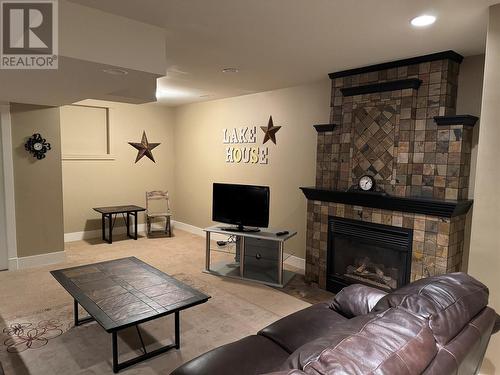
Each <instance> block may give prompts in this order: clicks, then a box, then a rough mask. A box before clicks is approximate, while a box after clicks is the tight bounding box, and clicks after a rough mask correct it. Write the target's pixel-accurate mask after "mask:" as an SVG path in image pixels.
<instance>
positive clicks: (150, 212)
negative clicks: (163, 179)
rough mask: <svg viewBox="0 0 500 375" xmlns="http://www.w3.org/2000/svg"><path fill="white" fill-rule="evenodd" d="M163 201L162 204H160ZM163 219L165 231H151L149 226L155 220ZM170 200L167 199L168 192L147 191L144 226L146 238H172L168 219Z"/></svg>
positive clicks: (169, 216) (170, 215)
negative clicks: (145, 227)
mask: <svg viewBox="0 0 500 375" xmlns="http://www.w3.org/2000/svg"><path fill="white" fill-rule="evenodd" d="M161 201H164V202H161ZM155 202H156V203H157V204H154V203H155ZM163 217H164V218H165V231H164V232H163V231H161V232H160V231H153V230H152V229H151V225H152V223H153V220H154V219H156V218H163ZM171 217H172V213H171V212H170V200H169V199H168V191H161V190H155V191H147V192H146V226H147V235H148V237H153V236H155V237H159V236H162V237H172V224H171V222H170V218H171Z"/></svg>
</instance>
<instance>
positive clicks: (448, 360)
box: [424, 307, 496, 375]
mask: <svg viewBox="0 0 500 375" xmlns="http://www.w3.org/2000/svg"><path fill="white" fill-rule="evenodd" d="M495 319H496V314H495V311H494V310H493V309H490V308H489V307H486V308H484V309H483V310H482V311H481V312H480V313H479V314H478V315H477V316H476V317H475V318H474V319H473V320H472V321H470V322H469V323H468V324H467V325H466V326H465V327H464V328H463V329H462V330H461V331H460V333H459V334H458V335H456V336H455V337H454V338H453V339H452V340H451V341H450V342H448V343H447V344H446V345H444V346H443V347H440V348H439V350H438V353H437V355H436V357H435V358H434V360H433V361H432V362H431V363H430V364H429V367H428V368H427V369H426V370H425V371H424V374H425V375H442V374H477V373H478V372H479V370H480V368H481V363H482V362H483V358H484V354H485V353H486V348H487V347H488V342H489V341H490V336H491V331H492V328H493V325H494V323H495Z"/></svg>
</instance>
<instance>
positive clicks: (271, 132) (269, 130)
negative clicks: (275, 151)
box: [260, 116, 281, 144]
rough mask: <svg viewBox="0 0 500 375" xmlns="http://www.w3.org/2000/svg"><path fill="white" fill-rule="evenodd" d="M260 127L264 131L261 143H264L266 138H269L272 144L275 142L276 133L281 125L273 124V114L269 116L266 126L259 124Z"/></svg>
mask: <svg viewBox="0 0 500 375" xmlns="http://www.w3.org/2000/svg"><path fill="white" fill-rule="evenodd" d="M260 128H261V129H262V131H263V132H264V141H263V142H262V144H264V143H266V142H267V141H268V140H271V141H272V142H273V143H274V144H276V133H277V132H278V130H280V128H281V126H274V124H273V116H269V122H268V123H267V126H261V127H260Z"/></svg>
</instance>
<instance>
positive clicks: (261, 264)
mask: <svg viewBox="0 0 500 375" xmlns="http://www.w3.org/2000/svg"><path fill="white" fill-rule="evenodd" d="M243 229H244V231H241V228H239V227H230V228H229V229H227V228H221V227H219V226H213V227H209V228H205V229H204V231H205V235H206V257H205V270H204V272H206V273H210V274H213V275H217V276H226V277H233V278H237V279H245V280H252V281H256V282H260V283H263V284H267V285H272V286H277V287H281V288H282V287H284V286H285V285H286V283H287V282H288V281H290V279H291V278H292V276H293V275H294V273H293V272H291V271H288V270H284V269H283V261H284V248H285V241H287V240H288V239H290V238H292V237H293V236H295V235H296V234H297V232H295V231H292V230H288V232H289V233H288V234H286V235H281V236H278V235H276V233H279V232H283V229H258V231H257V232H256V231H248V229H250V230H251V228H243ZM212 234H216V235H223V236H227V237H229V236H234V237H236V241H235V242H236V257H235V259H227V258H226V260H225V261H221V262H218V264H213V265H212V264H211V261H210V251H211V247H212V243H211V240H210V239H211V235H212Z"/></svg>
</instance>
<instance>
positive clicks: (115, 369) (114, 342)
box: [111, 332, 120, 374]
mask: <svg viewBox="0 0 500 375" xmlns="http://www.w3.org/2000/svg"><path fill="white" fill-rule="evenodd" d="M111 347H112V350H113V372H114V373H115V374H116V373H118V371H120V367H119V365H118V337H117V333H116V332H111Z"/></svg>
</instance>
